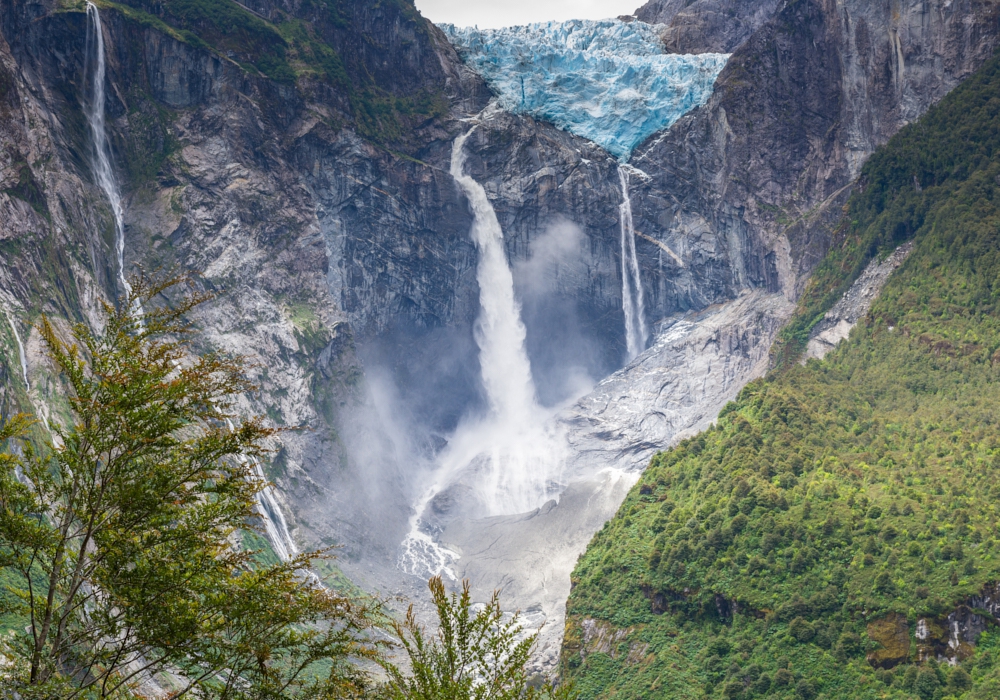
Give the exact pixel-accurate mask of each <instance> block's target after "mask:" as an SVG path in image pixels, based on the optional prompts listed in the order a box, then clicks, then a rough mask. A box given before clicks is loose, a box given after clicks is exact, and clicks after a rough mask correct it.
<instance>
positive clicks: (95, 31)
mask: <svg viewBox="0 0 1000 700" xmlns="http://www.w3.org/2000/svg"><path fill="white" fill-rule="evenodd" d="M87 19H88V22H87V43H86V58H85V59H84V61H85V63H84V75H85V76H90V75H91V65H90V60H91V54H92V53H93V54H94V56H95V59H96V60H95V65H94V67H93V76H92V78H91V91H90V97H89V99H88V100H87V101H86V104H85V105H84V111H85V114H86V117H87V122H88V123H89V124H90V134H91V139H92V144H91V146H92V149H91V165H92V167H93V169H94V176H95V177H96V178H97V184H98V186H99V187H100V188H101V190H102V191H103V192H104V195H105V196H106V197H107V198H108V202H109V203H110V204H111V211H112V213H113V214H114V218H115V255H116V257H117V262H118V282H119V284H121V286H122V289H124V290H125V294H126V297H131V295H132V287H131V286H130V285H129V283H128V280H127V279H126V278H125V223H124V216H123V215H124V210H123V208H122V196H121V190H120V189H119V187H118V180H117V178H116V177H115V173H114V169H113V168H112V167H111V145H110V144H109V143H108V135H107V131H106V129H105V116H104V101H105V100H104V82H105V75H106V71H107V69H106V66H105V58H104V32H103V31H102V28H101V14H100V12H99V11H98V9H97V6H96V5H94V4H93V3H92V2H88V3H87ZM92 47H93V48H92ZM139 311H140V312H141V309H139ZM11 326H12V327H13V322H11ZM14 335H15V337H16V338H17V339H18V344H20V342H21V340H20V337H19V336H18V335H17V329H16V328H15V329H14ZM21 364H22V368H24V370H25V375H24V376H25V384H27V377H28V375H27V369H26V367H27V365H26V364H25V362H24V351H23V348H22V352H21ZM226 424H227V425H228V426H229V429H230V430H233V429H234V428H233V424H232V422H231V421H230V420H229V419H226ZM245 459H246V458H244V460H245ZM252 464H253V470H254V475H255V476H256V477H257V478H258V479H260V480H261V481H263V482H265V483H266V482H267V478H266V477H265V475H264V470H263V468H262V467H261V465H260V463H259V462H258V461H257V460H256V459H253V460H252ZM257 510H258V512H259V513H260V516H261V518H262V519H263V521H264V531H265V533H266V534H267V539H268V542H270V544H271V547H272V549H274V552H275V554H277V555H278V557H280V558H281V560H282V561H288V560H289V559H291V558H292V557H293V556H295V555H296V554H298V548H297V547H296V546H295V543H294V542H293V541H292V536H291V534H289V532H288V523H287V521H286V520H285V516H284V513H282V512H281V507H280V506H279V505H278V501H277V499H276V498H275V497H274V490H273V489H272V488H271V486H270V485H267V486H265V487H264V488H263V489H261V490H260V491H259V492H258V493H257ZM317 580H318V579H317Z"/></svg>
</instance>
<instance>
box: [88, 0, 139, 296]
mask: <svg viewBox="0 0 1000 700" xmlns="http://www.w3.org/2000/svg"><path fill="white" fill-rule="evenodd" d="M91 54H94V67H93V75H92V76H91V66H90V61H91ZM106 72H107V68H106V64H105V59H104V31H103V29H102V27H101V13H100V12H99V11H98V9H97V5H95V4H94V3H92V2H88V3H87V43H86V55H85V58H84V75H85V76H89V77H90V82H91V86H90V88H91V89H90V92H89V99H87V100H86V103H85V105H84V112H85V114H86V116H87V122H88V123H89V124H90V136H91V167H92V168H93V170H94V177H95V178H96V179H97V185H98V187H100V188H101V190H102V191H103V192H104V195H105V196H106V197H107V198H108V202H109V203H110V204H111V213H112V214H113V216H114V219H115V255H116V258H117V262H118V283H119V284H120V285H121V286H122V289H124V290H125V293H126V296H131V294H132V288H131V287H130V286H129V283H128V280H126V278H125V219H124V209H123V208H122V196H121V190H120V189H119V188H118V179H117V178H116V177H115V172H114V169H113V168H112V167H111V145H110V144H109V143H108V134H107V131H106V129H105V126H104V122H105V118H104V79H105V75H106Z"/></svg>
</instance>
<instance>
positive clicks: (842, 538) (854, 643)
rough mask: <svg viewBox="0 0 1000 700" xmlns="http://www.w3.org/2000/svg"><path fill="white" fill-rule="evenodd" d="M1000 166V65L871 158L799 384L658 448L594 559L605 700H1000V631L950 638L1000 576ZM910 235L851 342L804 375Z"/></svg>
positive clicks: (821, 291)
mask: <svg viewBox="0 0 1000 700" xmlns="http://www.w3.org/2000/svg"><path fill="white" fill-rule="evenodd" d="M998 155H1000V63H998V61H997V60H996V59H994V60H992V61H990V62H989V63H988V64H987V65H986V66H984V67H983V68H982V69H981V70H980V71H979V72H978V73H977V74H976V75H975V76H973V77H972V78H970V79H969V80H967V81H966V82H965V83H963V84H962V85H961V86H960V87H959V88H958V89H956V90H955V91H954V92H953V93H952V94H951V95H949V96H948V97H947V98H946V99H945V100H943V101H942V103H941V104H940V105H938V106H937V107H936V108H934V109H932V110H931V111H930V112H929V113H928V115H927V116H926V117H925V118H924V119H922V120H921V121H920V122H918V123H917V124H914V125H912V126H910V127H908V128H907V129H904V130H903V131H902V132H901V133H900V134H899V135H898V136H897V137H896V138H894V139H893V140H892V141H891V142H890V143H889V144H888V145H887V146H886V147H885V148H883V149H882V150H881V151H880V152H879V153H877V154H876V155H875V156H873V157H872V159H871V160H870V161H869V163H868V164H867V166H866V167H865V169H864V172H863V175H862V180H861V182H862V187H861V188H860V191H859V192H858V193H857V194H855V196H854V197H853V199H852V200H851V203H850V205H849V208H848V216H847V218H846V220H845V223H844V225H843V227H842V229H841V238H840V240H839V241H838V243H837V246H836V247H835V248H834V250H833V251H832V252H831V254H830V256H829V257H828V259H827V261H826V262H825V263H824V265H823V266H822V267H821V268H820V270H819V271H818V273H817V276H816V279H815V282H814V283H813V285H812V286H811V288H810V290H809V292H808V294H807V295H806V296H805V298H804V300H803V303H802V304H801V306H800V312H799V314H798V315H797V317H796V319H795V321H794V322H793V324H792V325H791V326H790V328H789V330H788V332H787V333H786V335H785V337H784V344H783V346H782V350H781V352H782V353H784V356H783V359H784V369H782V370H781V371H780V372H776V373H775V374H773V375H772V376H771V377H769V378H768V379H766V380H762V381H758V382H755V383H753V384H751V385H750V386H748V387H747V388H746V389H745V390H744V391H743V392H742V393H741V394H740V396H739V398H738V399H737V400H736V401H735V402H734V403H732V404H730V405H729V406H728V407H727V408H726V409H725V410H724V411H723V413H722V415H721V416H720V419H719V421H718V424H717V425H716V426H715V427H713V428H712V429H710V430H709V431H707V432H706V433H704V434H702V435H700V436H698V437H696V438H693V439H690V440H687V441H685V442H684V443H682V444H681V445H679V446H678V447H676V448H675V449H672V450H670V451H668V452H665V453H661V454H659V455H657V456H656V457H655V458H654V459H653V460H652V463H651V464H650V467H649V469H648V470H647V471H646V473H645V474H644V476H643V478H642V480H641V481H640V482H639V484H638V485H637V486H636V487H635V488H634V489H633V491H632V492H631V493H630V494H629V496H628V498H627V499H626V501H625V503H624V504H623V505H622V507H621V509H620V511H619V512H618V514H617V516H616V517H615V518H614V519H613V520H612V521H610V522H609V523H607V525H606V526H605V528H604V529H603V530H602V531H601V532H600V533H598V534H597V535H596V536H595V538H594V540H593V542H592V543H591V545H590V547H589V549H588V550H587V552H586V554H585V555H584V556H583V558H582V559H581V561H580V562H579V564H578V566H577V569H576V571H575V572H574V575H573V583H574V589H573V593H572V595H571V598H570V601H569V603H568V613H569V621H568V624H567V636H566V641H565V646H564V650H563V672H564V674H565V676H566V677H568V678H569V679H572V680H573V681H575V682H576V683H577V685H578V687H579V688H580V689H581V690H582V691H583V696H584V697H585V698H597V697H617V698H653V697H663V698H700V697H713V698H722V697H725V698H747V699H749V698H757V697H759V698H764V697H774V698H796V697H800V698H806V699H807V700H809V699H811V698H816V697H823V698H828V699H832V698H910V697H919V698H924V699H925V700H930V699H931V698H940V697H949V696H954V697H962V698H987V697H1000V692H997V689H998V688H1000V663H997V662H998V661H1000V630H997V631H994V628H993V627H990V628H989V629H988V630H987V631H986V632H985V633H984V634H983V635H981V636H979V637H978V640H977V643H976V644H975V646H972V645H969V644H963V645H962V646H961V648H960V649H959V650H958V652H957V654H956V652H955V651H949V650H948V648H947V636H948V630H947V627H946V625H947V620H946V616H947V615H948V614H949V613H950V612H952V611H955V610H956V609H957V610H959V611H960V613H961V614H965V615H971V614H974V613H975V612H976V611H975V610H974V609H973V610H968V609H962V608H961V606H962V605H963V604H966V603H968V604H970V605H972V606H973V607H974V606H975V605H977V604H981V603H982V601H974V600H971V599H972V598H973V597H974V596H976V595H977V594H979V593H981V592H982V591H984V590H987V591H992V590H993V587H994V585H995V584H996V583H997V582H998V581H1000V542H998V537H1000V532H998V529H997V527H998V519H1000V508H998V496H1000V478H998V477H1000V427H998V421H1000V158H998ZM910 238H912V239H913V240H914V241H915V243H914V249H913V252H912V254H911V255H910V257H909V259H908V260H907V262H906V263H905V264H904V266H903V267H902V268H901V269H900V270H899V271H898V272H897V273H896V274H895V275H894V276H893V277H892V278H891V279H890V281H889V283H888V284H887V285H886V287H885V289H884V290H883V292H882V294H881V296H880V298H879V299H878V300H877V302H876V303H875V304H874V306H873V308H872V310H871V312H870V313H869V314H868V316H867V318H865V319H864V320H863V321H862V322H861V323H859V324H858V326H857V327H856V328H855V329H854V331H853V332H852V334H851V337H850V339H849V341H846V342H844V343H842V344H841V346H840V347H839V348H838V349H837V350H836V351H834V352H833V353H831V354H830V355H829V356H828V357H827V359H826V360H825V361H823V362H819V361H816V360H811V361H809V363H808V364H807V365H805V366H800V365H798V364H796V363H795V362H791V361H790V360H791V358H793V357H794V351H795V350H797V349H798V348H800V347H801V345H802V343H803V342H804V339H805V338H807V337H808V330H809V329H810V328H811V327H812V325H814V323H815V320H816V318H817V317H818V316H821V315H822V312H823V311H824V310H825V309H826V308H828V307H829V305H830V304H831V303H832V301H833V300H835V299H836V298H838V297H839V295H840V294H841V293H842V292H843V291H844V289H846V287H847V286H849V284H850V282H851V281H852V280H853V279H854V278H855V277H856V276H857V274H858V273H859V272H860V270H861V269H863V267H864V264H865V263H866V262H867V261H868V260H870V259H871V258H872V257H874V256H876V255H878V254H880V252H885V251H887V250H891V249H892V248H894V247H895V246H896V245H898V244H899V243H901V242H902V241H904V240H907V239H910ZM918 627H919V628H920V629H923V628H924V627H926V628H927V630H928V633H927V635H925V636H924V638H922V639H921V638H918V637H917V630H918ZM941 655H945V656H957V657H958V658H957V660H958V661H960V663H959V664H958V665H957V666H955V667H952V666H950V665H949V664H941V665H939V664H938V663H937V662H936V661H933V660H929V659H933V658H934V657H938V656H941Z"/></svg>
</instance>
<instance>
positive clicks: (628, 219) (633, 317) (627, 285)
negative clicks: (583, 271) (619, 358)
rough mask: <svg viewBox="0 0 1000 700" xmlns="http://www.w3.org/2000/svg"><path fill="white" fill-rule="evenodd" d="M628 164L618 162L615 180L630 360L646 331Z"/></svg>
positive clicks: (643, 345)
mask: <svg viewBox="0 0 1000 700" xmlns="http://www.w3.org/2000/svg"><path fill="white" fill-rule="evenodd" d="M627 168H628V166H626V165H619V166H618V181H619V183H620V184H621V188H622V203H621V204H620V205H619V206H618V219H619V223H620V226H621V242H622V311H624V312H625V345H626V347H627V348H628V359H629V360H634V359H635V358H636V357H637V356H638V355H639V353H641V352H642V351H643V350H645V349H646V339H647V338H648V337H649V331H648V330H647V328H646V302H645V300H644V298H643V293H642V279H641V278H640V277H639V258H638V257H637V256H636V252H635V227H634V226H633V224H632V200H631V199H629V194H628V183H629V172H628V169H627Z"/></svg>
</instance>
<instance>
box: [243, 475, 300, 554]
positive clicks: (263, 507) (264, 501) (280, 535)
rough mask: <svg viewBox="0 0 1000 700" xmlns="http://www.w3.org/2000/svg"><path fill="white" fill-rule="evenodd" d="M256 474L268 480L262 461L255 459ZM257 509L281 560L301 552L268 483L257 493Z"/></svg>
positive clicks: (259, 477) (272, 545)
mask: <svg viewBox="0 0 1000 700" xmlns="http://www.w3.org/2000/svg"><path fill="white" fill-rule="evenodd" d="M253 471H254V475H255V476H256V477H257V478H258V479H260V480H261V481H264V482H266V481H267V477H266V476H265V475H264V469H263V468H262V467H261V466H260V462H258V461H257V460H256V459H255V460H253ZM257 510H258V511H259V512H260V515H261V517H262V518H263V519H264V531H265V532H266V533H267V541H268V542H270V543H271V548H272V549H273V550H274V553H275V554H277V555H278V558H279V559H281V561H288V560H289V559H291V558H292V557H294V556H295V555H296V554H298V553H299V548H298V547H296V546H295V542H294V541H292V536H291V534H290V533H289V532H288V522H287V521H286V520H285V514H284V513H282V512H281V506H279V505H278V501H277V500H276V499H275V497H274V489H273V488H271V485H270V484H268V485H267V486H265V487H264V488H263V489H262V490H261V491H260V492H259V493H258V494H257Z"/></svg>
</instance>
